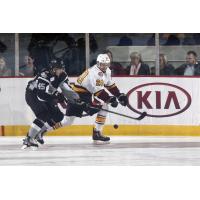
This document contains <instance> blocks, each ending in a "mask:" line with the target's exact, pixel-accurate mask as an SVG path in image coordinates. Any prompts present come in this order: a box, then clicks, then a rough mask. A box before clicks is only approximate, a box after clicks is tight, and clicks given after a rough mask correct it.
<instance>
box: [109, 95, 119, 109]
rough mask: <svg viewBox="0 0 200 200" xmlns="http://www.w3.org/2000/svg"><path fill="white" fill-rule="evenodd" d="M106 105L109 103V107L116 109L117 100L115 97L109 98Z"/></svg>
mask: <svg viewBox="0 0 200 200" xmlns="http://www.w3.org/2000/svg"><path fill="white" fill-rule="evenodd" d="M108 103H110V105H111V106H112V107H113V108H116V107H117V106H118V101H117V98H116V97H110V99H109V102H108Z"/></svg>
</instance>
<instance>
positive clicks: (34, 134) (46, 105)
mask: <svg viewBox="0 0 200 200" xmlns="http://www.w3.org/2000/svg"><path fill="white" fill-rule="evenodd" d="M58 87H60V88H61V90H62V93H59V92H58V90H57V88H58ZM63 94H64V95H65V97H67V99H68V101H69V102H71V103H73V104H76V107H77V108H79V110H82V112H83V110H84V107H85V103H83V102H81V101H80V98H79V95H78V94H77V93H76V92H74V91H73V90H72V89H71V87H70V86H69V84H68V77H67V74H66V73H65V72H64V64H63V62H62V61H61V60H52V61H51V63H50V69H49V70H47V69H44V70H43V71H42V72H41V73H40V74H38V75H37V76H36V77H35V78H34V79H33V80H31V81H29V83H28V85H27V88H26V94H25V99H26V102H27V104H28V105H29V106H30V108H31V109H32V111H33V112H34V114H35V116H36V119H35V120H34V121H33V123H32V125H31V128H30V130H29V132H28V134H27V137H26V138H25V139H24V140H23V147H22V149H25V148H27V147H36V148H37V147H38V144H37V142H36V140H37V141H38V142H39V143H43V140H42V137H41V134H42V133H44V132H45V131H46V130H52V129H57V128H59V127H61V126H64V125H70V124H72V123H73V120H74V118H75V117H67V116H64V114H63V113H62V112H61V111H60V109H59V108H58V105H57V103H58V102H61V103H63V102H65V100H66V99H65V97H64V95H63ZM81 115H82V113H81Z"/></svg>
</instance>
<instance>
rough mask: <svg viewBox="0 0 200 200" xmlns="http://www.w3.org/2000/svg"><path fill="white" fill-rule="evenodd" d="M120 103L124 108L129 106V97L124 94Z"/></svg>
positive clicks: (119, 99)
mask: <svg viewBox="0 0 200 200" xmlns="http://www.w3.org/2000/svg"><path fill="white" fill-rule="evenodd" d="M118 101H119V103H120V104H121V105H122V106H127V104H128V97H127V96H126V95H125V94H124V93H121V94H120V95H119V97H118Z"/></svg>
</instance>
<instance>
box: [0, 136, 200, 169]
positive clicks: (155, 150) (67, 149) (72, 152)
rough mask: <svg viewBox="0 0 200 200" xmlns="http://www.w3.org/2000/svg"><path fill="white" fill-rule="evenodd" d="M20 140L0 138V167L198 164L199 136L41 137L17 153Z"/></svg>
mask: <svg viewBox="0 0 200 200" xmlns="http://www.w3.org/2000/svg"><path fill="white" fill-rule="evenodd" d="M22 139H23V138H22V137H0V165H21V166H24V165H44V166H53V165H58V166H59V165H66V166H80V165H81V166H119V165H121V166H125V165H126V166H127V165H130V166H132V165H133V166H137V165H140V166H144V165H147V166H150V165H153V166H154V165H167V166H168V165H174V166H179V165H200V137H146V136H145V137H138V136H136V137H127V136H124V137H118V136H113V137H111V143H110V144H104V145H96V144H93V142H92V140H91V137H86V136H84V137H77V136H74V137H69V136H67V137H53V136H51V137H50V136H49V137H45V141H46V144H45V145H44V146H42V147H41V148H39V149H38V150H36V151H32V150H21V149H20V147H21V144H22Z"/></svg>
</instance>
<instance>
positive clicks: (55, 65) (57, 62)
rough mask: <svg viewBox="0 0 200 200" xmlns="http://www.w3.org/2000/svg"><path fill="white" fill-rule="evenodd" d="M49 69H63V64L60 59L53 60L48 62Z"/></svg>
mask: <svg viewBox="0 0 200 200" xmlns="http://www.w3.org/2000/svg"><path fill="white" fill-rule="evenodd" d="M49 68H50V69H51V70H53V69H54V68H57V69H64V68H65V64H64V62H63V61H62V60H61V59H53V60H51V61H50V64H49Z"/></svg>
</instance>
